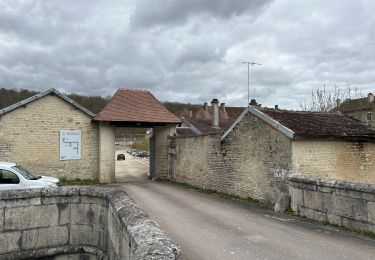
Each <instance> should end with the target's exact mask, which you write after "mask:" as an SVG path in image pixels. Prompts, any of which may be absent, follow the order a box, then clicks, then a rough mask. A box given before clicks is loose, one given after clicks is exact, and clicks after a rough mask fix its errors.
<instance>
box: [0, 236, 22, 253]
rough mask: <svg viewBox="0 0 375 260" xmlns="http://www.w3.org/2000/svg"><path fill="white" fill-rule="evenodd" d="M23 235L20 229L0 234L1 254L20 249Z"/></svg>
mask: <svg viewBox="0 0 375 260" xmlns="http://www.w3.org/2000/svg"><path fill="white" fill-rule="evenodd" d="M21 235H22V233H21V232H20V231H14V232H2V233H1V235H0V255H1V254H6V253H9V252H12V251H17V250H20V246H21Z"/></svg>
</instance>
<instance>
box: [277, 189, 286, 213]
mask: <svg viewBox="0 0 375 260" xmlns="http://www.w3.org/2000/svg"><path fill="white" fill-rule="evenodd" d="M288 208H290V195H289V194H285V193H282V194H280V196H279V197H278V198H277V201H276V204H275V211H276V212H285V211H286V210H287V209H288Z"/></svg>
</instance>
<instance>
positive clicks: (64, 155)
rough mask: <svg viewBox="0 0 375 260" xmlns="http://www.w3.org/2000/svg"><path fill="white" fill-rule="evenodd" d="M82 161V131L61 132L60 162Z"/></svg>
mask: <svg viewBox="0 0 375 260" xmlns="http://www.w3.org/2000/svg"><path fill="white" fill-rule="evenodd" d="M80 159H81V131H80V130H61V131H60V160H61V161H65V160H80Z"/></svg>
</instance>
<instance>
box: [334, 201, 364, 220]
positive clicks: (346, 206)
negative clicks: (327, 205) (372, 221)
mask: <svg viewBox="0 0 375 260" xmlns="http://www.w3.org/2000/svg"><path fill="white" fill-rule="evenodd" d="M330 212H332V213H334V214H336V215H340V216H344V217H348V218H353V219H356V220H360V221H367V201H365V200H362V199H356V198H351V197H342V196H334V206H333V207H332V208H331V209H330Z"/></svg>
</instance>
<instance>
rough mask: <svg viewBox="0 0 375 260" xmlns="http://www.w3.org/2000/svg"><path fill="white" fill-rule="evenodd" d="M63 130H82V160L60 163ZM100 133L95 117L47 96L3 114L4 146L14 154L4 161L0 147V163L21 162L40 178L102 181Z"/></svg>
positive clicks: (1, 128) (53, 96) (10, 154)
mask: <svg viewBox="0 0 375 260" xmlns="http://www.w3.org/2000/svg"><path fill="white" fill-rule="evenodd" d="M30 118H32V120H30ZM61 129H77V130H78V129H79V130H80V131H81V155H82V156H81V160H72V161H61V160H60V150H59V132H60V130H61ZM98 132H99V127H98V123H97V122H93V121H92V117H91V116H89V115H87V114H86V113H83V112H82V111H81V110H79V109H74V107H73V106H72V105H71V104H69V103H68V102H66V101H65V100H63V99H61V98H60V97H58V96H57V95H47V96H45V97H43V98H41V99H38V100H35V101H33V102H31V103H29V104H28V105H27V106H26V107H25V108H22V109H16V110H13V111H12V112H11V113H7V114H5V115H2V117H1V121H0V135H1V143H3V142H4V143H7V144H9V146H10V147H9V148H8V150H10V152H9V153H7V154H8V155H7V156H6V158H4V156H3V154H4V153H3V152H4V151H2V147H0V161H3V160H4V159H6V160H8V161H13V162H18V163H20V164H21V165H23V166H24V167H25V168H26V169H30V170H31V171H32V172H35V173H37V174H38V175H45V176H57V177H65V178H68V179H75V178H77V177H78V178H81V179H93V178H98V170H99V167H98V164H99V142H98V141H99V140H98V134H99V133H98ZM25 154H27V156H25ZM112 157H114V156H112ZM78 169H79V170H78Z"/></svg>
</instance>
